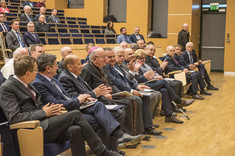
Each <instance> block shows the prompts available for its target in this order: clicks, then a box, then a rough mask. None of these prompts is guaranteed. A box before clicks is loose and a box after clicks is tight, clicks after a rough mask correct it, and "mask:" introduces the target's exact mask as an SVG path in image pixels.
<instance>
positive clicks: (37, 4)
mask: <svg viewBox="0 0 235 156" xmlns="http://www.w3.org/2000/svg"><path fill="white" fill-rule="evenodd" d="M45 2H46V0H39V2H37V3H36V5H35V6H36V7H37V8H41V7H45V8H46V4H45Z"/></svg>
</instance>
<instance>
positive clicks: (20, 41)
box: [6, 19, 27, 58]
mask: <svg viewBox="0 0 235 156" xmlns="http://www.w3.org/2000/svg"><path fill="white" fill-rule="evenodd" d="M11 27H12V29H11V31H10V32H8V33H7V35H6V42H7V45H8V48H9V49H11V50H12V51H13V52H14V51H15V50H16V49H17V48H18V47H27V45H26V44H25V41H24V38H23V35H22V34H21V33H20V32H19V27H20V25H19V20H17V19H13V20H12V22H11ZM12 57H13V53H9V58H12Z"/></svg>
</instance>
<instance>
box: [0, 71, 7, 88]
mask: <svg viewBox="0 0 235 156" xmlns="http://www.w3.org/2000/svg"><path fill="white" fill-rule="evenodd" d="M5 80H6V79H5V78H4V77H3V75H2V72H1V70H0V86H1V85H2V84H3V82H4V81H5Z"/></svg>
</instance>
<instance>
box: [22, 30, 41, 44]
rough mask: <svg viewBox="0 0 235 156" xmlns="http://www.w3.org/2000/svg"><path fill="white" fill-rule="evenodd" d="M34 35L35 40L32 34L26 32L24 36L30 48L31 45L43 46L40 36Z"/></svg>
mask: <svg viewBox="0 0 235 156" xmlns="http://www.w3.org/2000/svg"><path fill="white" fill-rule="evenodd" d="M34 35H35V37H36V38H34V37H33V35H32V34H31V33H30V32H26V33H25V34H24V40H25V43H26V44H27V45H28V46H30V45H31V44H42V41H41V40H40V38H39V36H38V34H35V33H34Z"/></svg>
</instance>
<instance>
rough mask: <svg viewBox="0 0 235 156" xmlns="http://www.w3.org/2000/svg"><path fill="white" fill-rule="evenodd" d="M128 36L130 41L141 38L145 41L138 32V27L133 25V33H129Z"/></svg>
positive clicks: (133, 41) (134, 41)
mask: <svg viewBox="0 0 235 156" xmlns="http://www.w3.org/2000/svg"><path fill="white" fill-rule="evenodd" d="M129 37H130V40H131V42H132V43H136V42H137V41H138V40H140V39H142V40H143V41H144V43H145V40H144V36H143V35H141V34H140V28H139V27H137V26H136V27H135V33H134V34H132V35H130V36H129Z"/></svg>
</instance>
